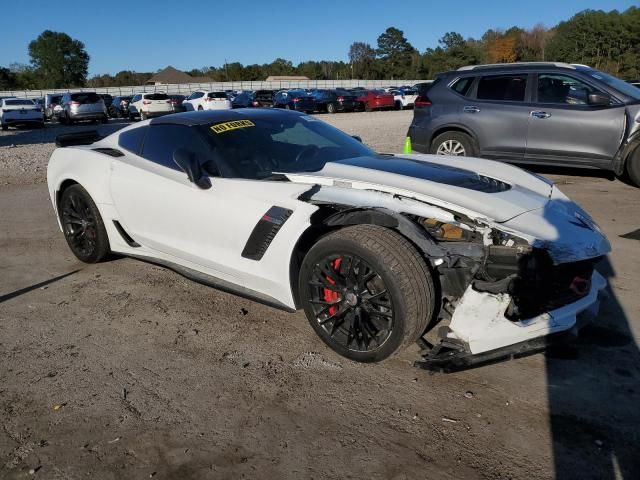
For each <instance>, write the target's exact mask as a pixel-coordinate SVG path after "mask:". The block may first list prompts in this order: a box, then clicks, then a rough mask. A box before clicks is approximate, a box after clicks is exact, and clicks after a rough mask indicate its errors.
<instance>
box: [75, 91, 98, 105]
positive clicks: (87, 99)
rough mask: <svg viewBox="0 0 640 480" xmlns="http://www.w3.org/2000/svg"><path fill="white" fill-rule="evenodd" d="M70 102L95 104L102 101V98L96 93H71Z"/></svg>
mask: <svg viewBox="0 0 640 480" xmlns="http://www.w3.org/2000/svg"><path fill="white" fill-rule="evenodd" d="M71 100H73V101H74V102H80V103H97V102H99V101H101V100H102V97H100V95H98V94H97V93H93V92H88V93H72V94H71Z"/></svg>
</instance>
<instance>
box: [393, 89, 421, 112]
mask: <svg viewBox="0 0 640 480" xmlns="http://www.w3.org/2000/svg"><path fill="white" fill-rule="evenodd" d="M389 93H391V94H392V95H393V100H394V102H395V108H396V110H404V109H405V108H413V104H414V103H415V101H416V98H417V97H418V91H417V90H413V89H411V88H406V89H401V90H392V91H391V92H389Z"/></svg>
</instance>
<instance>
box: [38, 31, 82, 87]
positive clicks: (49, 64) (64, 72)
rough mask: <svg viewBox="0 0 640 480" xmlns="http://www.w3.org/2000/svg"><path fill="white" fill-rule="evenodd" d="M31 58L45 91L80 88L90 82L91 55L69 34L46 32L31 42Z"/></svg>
mask: <svg viewBox="0 0 640 480" xmlns="http://www.w3.org/2000/svg"><path fill="white" fill-rule="evenodd" d="M29 56H30V57H31V64H32V65H33V67H34V69H35V70H36V72H37V73H38V77H39V78H40V86H41V87H43V88H65V87H79V86H83V85H84V84H85V82H86V80H87V72H88V67H89V54H88V53H87V52H86V51H85V49H84V43H82V42H81V41H79V40H74V39H73V38H71V37H70V36H69V35H67V34H66V33H60V32H52V31H51V30H45V31H44V32H42V33H41V34H40V36H39V37H38V38H37V39H35V40H33V41H32V42H31V43H29Z"/></svg>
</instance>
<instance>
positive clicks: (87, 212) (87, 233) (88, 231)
mask: <svg viewBox="0 0 640 480" xmlns="http://www.w3.org/2000/svg"><path fill="white" fill-rule="evenodd" d="M58 214H59V215H60V223H61V224H62V231H63V232H64V238H65V240H66V241H67V244H68V245H69V248H70V249H71V252H73V254H74V255H75V256H76V257H77V258H78V260H81V261H83V262H85V263H97V262H99V261H101V260H103V259H104V258H105V257H106V256H107V254H108V253H109V237H108V236H107V230H106V229H105V227H104V223H103V222H102V217H101V216H100V212H99V211H98V207H96V204H95V203H94V202H93V200H92V199H91V196H90V195H89V193H87V191H86V190H85V189H84V188H82V187H81V186H80V185H77V184H76V185H72V186H70V187H69V188H67V189H65V190H64V191H63V192H62V195H61V196H60V204H59V205H58Z"/></svg>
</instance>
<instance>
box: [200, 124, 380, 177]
mask: <svg viewBox="0 0 640 480" xmlns="http://www.w3.org/2000/svg"><path fill="white" fill-rule="evenodd" d="M202 131H203V133H204V137H205V138H206V139H207V142H208V143H209V145H210V147H211V150H212V154H213V157H214V159H215V161H216V163H217V164H218V166H219V169H220V173H221V174H222V176H223V177H230V178H248V179H265V178H269V177H272V176H273V175H274V174H276V173H293V172H316V171H318V170H321V169H322V168H323V167H324V165H325V164H326V163H327V162H335V161H338V160H343V159H346V158H354V157H361V156H367V155H375V153H374V152H373V151H372V150H371V149H369V148H368V147H367V146H365V145H363V144H362V143H360V142H359V141H358V140H356V139H354V138H352V137H350V136H349V135H347V134H346V133H344V132H342V131H340V130H338V129H337V128H334V127H332V126H330V125H328V124H326V123H324V122H323V121H321V120H318V119H317V118H315V117H311V116H306V115H305V116H297V115H296V116H293V115H273V116H270V117H269V118H256V119H251V120H248V119H243V120H234V121H228V122H219V123H215V124H211V125H208V126H204V127H202Z"/></svg>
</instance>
